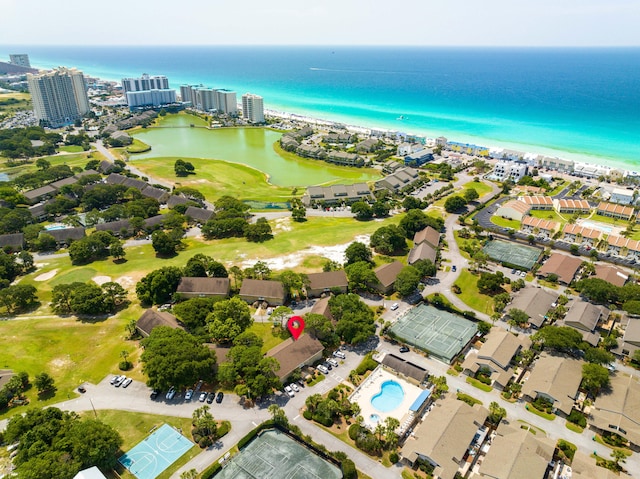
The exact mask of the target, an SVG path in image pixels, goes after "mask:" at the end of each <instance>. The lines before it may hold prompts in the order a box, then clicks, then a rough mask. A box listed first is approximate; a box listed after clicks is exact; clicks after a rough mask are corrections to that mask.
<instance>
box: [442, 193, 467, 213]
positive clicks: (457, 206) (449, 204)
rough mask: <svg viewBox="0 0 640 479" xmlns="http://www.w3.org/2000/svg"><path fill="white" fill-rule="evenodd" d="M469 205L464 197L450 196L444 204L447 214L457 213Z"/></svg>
mask: <svg viewBox="0 0 640 479" xmlns="http://www.w3.org/2000/svg"><path fill="white" fill-rule="evenodd" d="M466 205H467V202H466V200H465V199H464V198H463V197H462V196H458V195H453V196H449V197H448V198H447V199H446V201H445V202H444V209H445V211H446V212H447V213H457V212H459V211H461V210H462V209H463V208H464V207H465V206H466Z"/></svg>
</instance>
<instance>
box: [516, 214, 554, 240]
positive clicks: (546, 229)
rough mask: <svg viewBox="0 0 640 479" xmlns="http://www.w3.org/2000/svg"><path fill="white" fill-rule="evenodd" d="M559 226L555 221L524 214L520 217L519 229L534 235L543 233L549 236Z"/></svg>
mask: <svg viewBox="0 0 640 479" xmlns="http://www.w3.org/2000/svg"><path fill="white" fill-rule="evenodd" d="M559 228H560V223H558V222H557V221H551V220H545V219H542V218H536V217H535V216H525V217H524V218H522V224H521V225H520V229H521V230H522V232H523V233H531V234H534V235H543V236H545V237H547V238H551V237H552V236H553V235H554V234H555V233H556V231H558V229H559Z"/></svg>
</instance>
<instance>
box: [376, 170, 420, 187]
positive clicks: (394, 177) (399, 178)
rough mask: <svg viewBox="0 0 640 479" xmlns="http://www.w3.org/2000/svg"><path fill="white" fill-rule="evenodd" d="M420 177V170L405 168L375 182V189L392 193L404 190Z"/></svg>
mask: <svg viewBox="0 0 640 479" xmlns="http://www.w3.org/2000/svg"><path fill="white" fill-rule="evenodd" d="M419 179H420V177H419V175H418V170H416V169H414V168H403V169H401V170H397V171H396V172H394V173H392V174H390V175H387V176H385V177H384V178H382V179H381V180H378V181H376V182H375V186H374V190H375V191H380V190H388V191H391V192H392V193H398V192H400V191H404V190H405V189H406V188H409V187H411V186H412V185H413V184H414V183H415V182H417V181H418V180H419Z"/></svg>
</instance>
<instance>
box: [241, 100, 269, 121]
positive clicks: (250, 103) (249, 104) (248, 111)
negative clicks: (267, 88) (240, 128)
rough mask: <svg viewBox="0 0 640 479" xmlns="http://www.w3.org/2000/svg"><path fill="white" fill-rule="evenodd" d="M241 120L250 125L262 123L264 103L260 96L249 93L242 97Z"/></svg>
mask: <svg viewBox="0 0 640 479" xmlns="http://www.w3.org/2000/svg"><path fill="white" fill-rule="evenodd" d="M242 118H244V119H245V120H247V121H249V122H251V123H264V103H263V101H262V97H261V96H258V95H253V94H251V93H245V94H244V95H242Z"/></svg>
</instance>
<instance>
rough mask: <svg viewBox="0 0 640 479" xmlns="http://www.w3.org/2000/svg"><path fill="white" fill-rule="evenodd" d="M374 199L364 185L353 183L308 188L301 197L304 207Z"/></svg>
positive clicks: (367, 187)
mask: <svg viewBox="0 0 640 479" xmlns="http://www.w3.org/2000/svg"><path fill="white" fill-rule="evenodd" d="M374 199H375V198H374V196H373V195H372V194H371V191H369V186H367V184H366V183H354V184H353V185H332V186H309V187H308V188H307V191H306V192H305V194H304V195H303V196H302V203H303V204H304V205H305V206H312V205H314V204H318V203H320V204H323V205H327V206H328V205H339V204H351V203H355V202H356V201H373V200H374Z"/></svg>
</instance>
